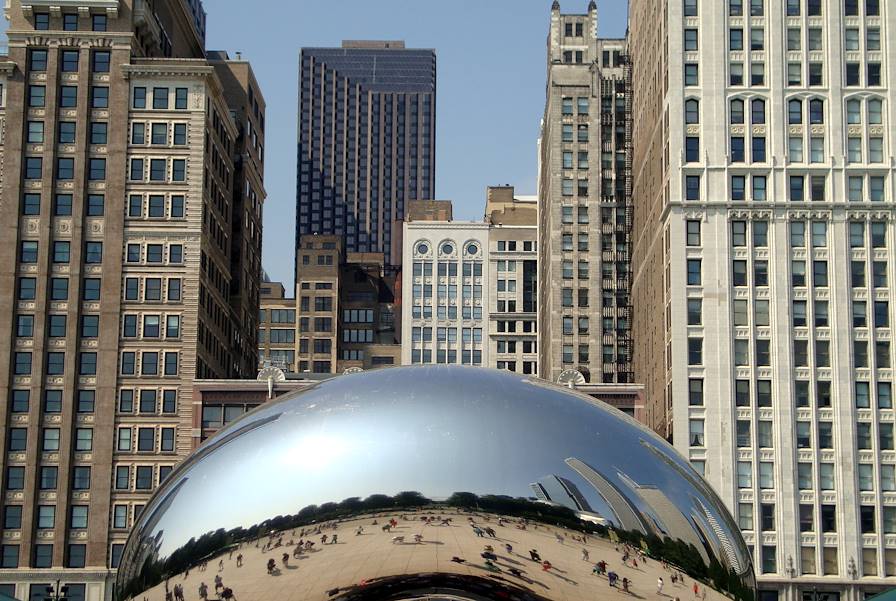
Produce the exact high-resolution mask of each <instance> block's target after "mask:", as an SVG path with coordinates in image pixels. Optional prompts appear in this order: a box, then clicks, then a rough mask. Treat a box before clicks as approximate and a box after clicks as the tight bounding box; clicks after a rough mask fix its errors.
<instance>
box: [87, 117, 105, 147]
mask: <svg viewBox="0 0 896 601" xmlns="http://www.w3.org/2000/svg"><path fill="white" fill-rule="evenodd" d="M108 125H109V124H108V123H106V122H104V121H94V122H92V123H91V124H90V143H91V144H105V143H106V139H107V131H108Z"/></svg>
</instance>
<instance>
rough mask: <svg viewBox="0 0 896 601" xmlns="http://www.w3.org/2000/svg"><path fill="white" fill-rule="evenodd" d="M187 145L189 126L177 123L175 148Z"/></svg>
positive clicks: (175, 126)
mask: <svg viewBox="0 0 896 601" xmlns="http://www.w3.org/2000/svg"><path fill="white" fill-rule="evenodd" d="M186 143H187V124H186V123H175V124H174V145H175V146H184V145H186Z"/></svg>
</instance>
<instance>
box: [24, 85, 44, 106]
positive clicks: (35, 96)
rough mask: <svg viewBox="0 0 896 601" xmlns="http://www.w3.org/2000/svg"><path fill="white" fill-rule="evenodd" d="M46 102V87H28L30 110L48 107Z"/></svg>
mask: <svg viewBox="0 0 896 601" xmlns="http://www.w3.org/2000/svg"><path fill="white" fill-rule="evenodd" d="M46 101H47V87H46V86H28V106H29V107H30V108H41V107H43V106H45V105H46Z"/></svg>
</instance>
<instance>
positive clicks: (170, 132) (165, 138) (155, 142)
mask: <svg viewBox="0 0 896 601" xmlns="http://www.w3.org/2000/svg"><path fill="white" fill-rule="evenodd" d="M147 133H148V134H149V135H147ZM131 144H132V145H134V146H142V145H145V144H149V145H151V146H171V145H173V146H186V145H187V124H186V123H174V124H169V123H167V122H163V123H144V122H134V123H131Z"/></svg>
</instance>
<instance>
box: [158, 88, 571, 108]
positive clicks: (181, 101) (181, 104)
mask: <svg viewBox="0 0 896 601" xmlns="http://www.w3.org/2000/svg"><path fill="white" fill-rule="evenodd" d="M174 108H175V109H177V110H185V109H186V108H187V88H174ZM585 114H587V113H585Z"/></svg>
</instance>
